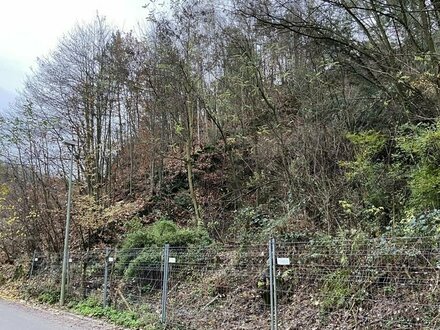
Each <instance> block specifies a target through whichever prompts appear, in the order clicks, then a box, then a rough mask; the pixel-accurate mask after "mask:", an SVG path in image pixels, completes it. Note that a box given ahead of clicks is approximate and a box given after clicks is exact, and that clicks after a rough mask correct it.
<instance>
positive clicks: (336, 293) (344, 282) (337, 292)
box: [320, 269, 353, 311]
mask: <svg viewBox="0 0 440 330" xmlns="http://www.w3.org/2000/svg"><path fill="white" fill-rule="evenodd" d="M349 280H350V271H349V270H347V269H340V270H337V271H335V272H332V273H330V274H328V275H327V276H325V278H324V284H323V286H322V288H321V290H320V295H321V307H322V309H323V310H324V311H331V310H334V309H338V308H341V307H344V306H345V305H346V303H347V301H348V299H349V298H350V297H351V295H352V293H353V292H352V289H351V287H350V281H349Z"/></svg>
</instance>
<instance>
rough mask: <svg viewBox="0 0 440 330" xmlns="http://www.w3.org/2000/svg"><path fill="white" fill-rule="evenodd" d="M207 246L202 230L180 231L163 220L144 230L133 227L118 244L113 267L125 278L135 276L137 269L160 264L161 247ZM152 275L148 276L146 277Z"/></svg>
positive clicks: (207, 242)
mask: <svg viewBox="0 0 440 330" xmlns="http://www.w3.org/2000/svg"><path fill="white" fill-rule="evenodd" d="M209 243H210V239H209V237H208V234H207V233H206V232H205V231H203V230H200V229H191V228H180V227H178V226H177V225H176V224H175V223H174V222H172V221H170V220H164V219H163V220H160V221H157V222H155V223H154V224H152V225H150V226H148V227H145V228H142V227H139V226H134V227H133V231H132V232H129V233H128V234H127V235H126V237H125V239H124V241H123V242H122V246H121V249H120V251H119V257H118V260H117V265H116V267H117V269H118V270H119V271H121V272H122V271H123V272H124V274H125V276H126V277H135V276H139V275H141V274H140V273H139V272H142V269H143V267H141V266H145V265H156V266H159V265H160V263H161V258H162V250H163V246H164V244H170V246H176V247H187V248H188V247H190V246H205V245H207V244H209ZM133 251H136V252H135V253H134V252H133ZM144 268H145V267H144ZM156 275H157V274H156ZM154 276H155V275H154V274H150V276H148V277H149V278H151V277H153V278H154Z"/></svg>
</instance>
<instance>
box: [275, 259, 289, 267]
mask: <svg viewBox="0 0 440 330" xmlns="http://www.w3.org/2000/svg"><path fill="white" fill-rule="evenodd" d="M277 264H278V265H280V266H287V265H290V258H277Z"/></svg>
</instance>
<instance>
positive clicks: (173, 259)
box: [168, 258, 176, 264]
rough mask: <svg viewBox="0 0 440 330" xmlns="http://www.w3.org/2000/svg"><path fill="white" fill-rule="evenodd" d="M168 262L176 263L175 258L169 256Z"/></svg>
mask: <svg viewBox="0 0 440 330" xmlns="http://www.w3.org/2000/svg"><path fill="white" fill-rule="evenodd" d="M168 262H169V263H170V264H175V263H176V258H169V259H168Z"/></svg>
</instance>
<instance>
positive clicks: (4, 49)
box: [0, 0, 154, 110]
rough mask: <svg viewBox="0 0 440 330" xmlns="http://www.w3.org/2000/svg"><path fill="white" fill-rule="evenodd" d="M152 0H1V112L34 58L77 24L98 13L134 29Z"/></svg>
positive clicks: (110, 20) (44, 51) (146, 13)
mask: <svg viewBox="0 0 440 330" xmlns="http://www.w3.org/2000/svg"><path fill="white" fill-rule="evenodd" d="M149 2H154V0H0V4H1V6H0V110H1V109H2V108H5V107H6V105H7V104H8V102H10V101H12V100H13V98H14V96H15V94H16V91H17V89H20V88H21V87H22V86H23V80H24V79H25V77H26V74H27V73H29V72H30V68H31V67H32V66H35V62H36V58H37V57H38V56H44V55H45V54H47V53H48V52H49V51H50V50H51V49H53V48H54V47H55V46H56V44H57V41H58V39H59V38H60V37H61V36H62V35H63V34H64V33H66V32H68V31H69V30H70V29H71V28H72V27H73V26H74V25H75V24H76V23H78V22H79V23H80V22H89V21H91V20H92V19H93V18H94V17H95V16H96V14H97V12H98V13H99V15H100V16H105V17H106V18H107V20H108V21H109V22H110V23H112V24H114V25H116V26H118V27H119V28H121V29H123V30H130V29H133V28H136V26H137V24H138V22H142V21H143V20H144V19H145V17H146V16H147V15H148V12H147V10H146V9H143V8H142V6H143V5H145V4H147V3H149Z"/></svg>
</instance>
